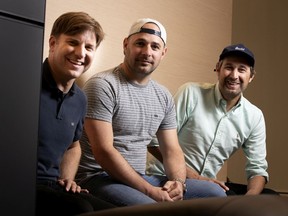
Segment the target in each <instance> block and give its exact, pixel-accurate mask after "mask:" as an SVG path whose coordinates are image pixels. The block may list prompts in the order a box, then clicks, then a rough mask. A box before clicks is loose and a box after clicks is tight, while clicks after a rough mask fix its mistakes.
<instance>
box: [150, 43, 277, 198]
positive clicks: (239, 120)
mask: <svg viewBox="0 0 288 216" xmlns="http://www.w3.org/2000/svg"><path fill="white" fill-rule="evenodd" d="M254 64H255V59H254V55H253V53H252V52H251V51H250V50H249V49H248V48H247V47H245V46H244V45H243V44H236V45H231V46H228V47H226V48H224V49H223V51H222V53H221V55H220V58H219V62H218V63H217V64H216V69H215V71H216V74H217V76H218V82H217V83H216V84H209V83H192V82H189V83H186V84H184V85H183V86H181V87H180V88H179V89H178V91H177V93H176V95H175V96H174V99H175V106H176V112H177V124H178V139H179V143H180V145H181V147H182V149H183V152H184V154H185V160H186V164H187V178H196V179H203V180H210V181H214V182H215V183H218V184H219V185H220V186H222V187H223V188H224V189H225V190H226V191H227V194H228V195H230V194H249V195H256V194H260V193H275V192H274V191H272V190H270V189H264V186H265V184H266V183H267V181H268V179H269V175H268V173H267V166H268V165H267V161H266V129H265V120H264V116H263V113H262V111H261V110H260V109H259V108H257V107H256V106H255V105H253V104H251V103H250V102H249V101H248V100H247V99H246V98H245V97H244V96H243V92H244V90H245V89H246V88H247V87H248V85H249V83H250V82H251V81H252V80H253V78H254V76H255V70H254ZM157 146H158V144H157V140H154V142H152V143H151V145H150V147H149V152H150V153H152V155H154V156H155V157H156V158H158V160H157V159H156V158H150V160H149V162H148V166H147V173H148V174H152V173H153V174H161V173H163V166H162V164H161V163H160V162H159V161H161V155H160V154H159V149H158V147H157ZM240 148H242V149H243V152H244V154H245V156H246V159H247V163H246V169H245V171H246V176H247V180H248V184H247V186H246V185H241V184H232V183H225V184H224V183H223V182H221V181H218V180H217V179H216V175H217V173H218V171H219V170H220V169H221V167H222V166H223V164H224V162H225V161H226V160H228V159H229V157H230V156H231V155H232V154H233V153H234V152H235V151H237V150H238V149H240Z"/></svg>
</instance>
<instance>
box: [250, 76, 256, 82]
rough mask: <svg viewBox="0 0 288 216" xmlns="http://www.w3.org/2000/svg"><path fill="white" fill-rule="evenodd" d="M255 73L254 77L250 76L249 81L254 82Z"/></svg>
mask: <svg viewBox="0 0 288 216" xmlns="http://www.w3.org/2000/svg"><path fill="white" fill-rule="evenodd" d="M254 77H255V75H252V77H250V79H249V83H250V82H252V80H253V79H254Z"/></svg>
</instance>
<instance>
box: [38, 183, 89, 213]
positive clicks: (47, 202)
mask: <svg viewBox="0 0 288 216" xmlns="http://www.w3.org/2000/svg"><path fill="white" fill-rule="evenodd" d="M92 211H94V207H93V205H92V204H91V203H90V202H89V201H87V200H86V199H85V198H84V197H83V196H82V195H81V194H74V193H70V192H66V191H64V190H57V189H55V188H51V187H49V186H42V185H41V186H37V189H36V215H41V216H45V215H55V214H59V215H76V214H81V213H85V212H92Z"/></svg>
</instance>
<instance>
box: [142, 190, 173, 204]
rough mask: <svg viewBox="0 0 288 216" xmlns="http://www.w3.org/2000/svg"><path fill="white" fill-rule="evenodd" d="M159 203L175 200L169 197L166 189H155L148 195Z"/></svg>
mask: <svg viewBox="0 0 288 216" xmlns="http://www.w3.org/2000/svg"><path fill="white" fill-rule="evenodd" d="M147 195H148V196H149V197H151V198H152V199H154V200H156V201H157V202H173V201H174V200H173V199H172V198H171V197H170V196H169V193H168V192H167V191H166V189H164V188H161V187H153V189H152V190H151V191H150V192H148V194H147Z"/></svg>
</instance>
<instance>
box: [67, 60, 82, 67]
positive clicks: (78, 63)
mask: <svg viewBox="0 0 288 216" xmlns="http://www.w3.org/2000/svg"><path fill="white" fill-rule="evenodd" d="M68 61H69V62H70V63H72V64H73V65H76V66H82V65H84V62H82V61H77V60H73V59H68Z"/></svg>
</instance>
